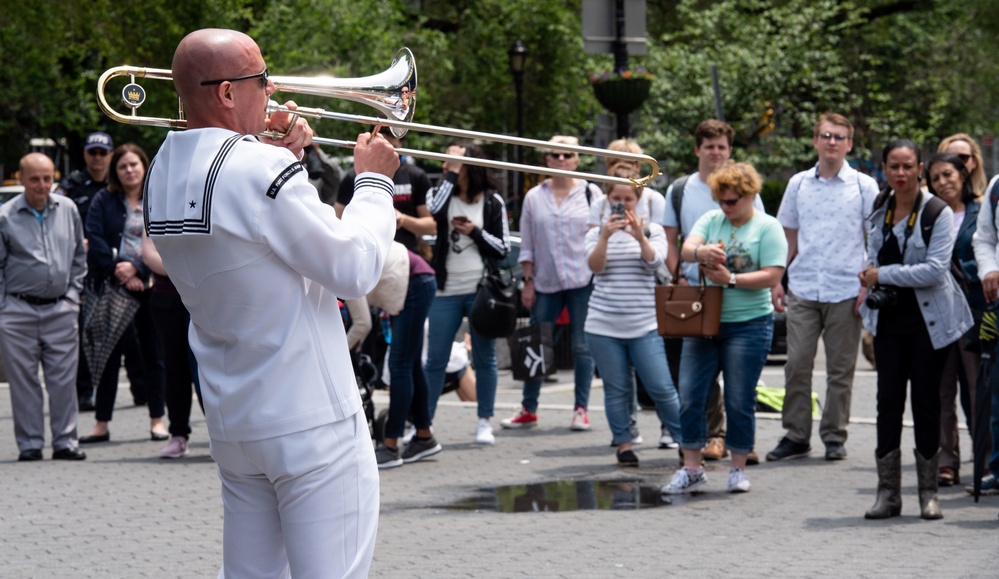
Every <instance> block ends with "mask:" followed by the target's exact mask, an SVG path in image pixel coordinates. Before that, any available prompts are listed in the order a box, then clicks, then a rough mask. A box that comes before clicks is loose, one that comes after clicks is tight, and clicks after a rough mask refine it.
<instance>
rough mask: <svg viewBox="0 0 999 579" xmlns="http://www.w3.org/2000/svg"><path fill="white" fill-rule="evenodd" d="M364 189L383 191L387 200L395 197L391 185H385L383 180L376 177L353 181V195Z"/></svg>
mask: <svg viewBox="0 0 999 579" xmlns="http://www.w3.org/2000/svg"><path fill="white" fill-rule="evenodd" d="M364 187H374V188H375V189H379V190H381V191H384V192H385V193H386V194H387V195H388V196H389V198H394V197H395V187H394V186H393V185H392V183H386V182H385V181H384V180H383V179H379V178H377V177H360V178H358V179H355V180H354V193H355V194H356V193H357V192H358V191H360V190H361V189H363V188H364Z"/></svg>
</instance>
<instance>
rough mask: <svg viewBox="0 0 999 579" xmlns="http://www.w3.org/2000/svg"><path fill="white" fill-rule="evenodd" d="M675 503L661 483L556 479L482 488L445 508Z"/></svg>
mask: <svg viewBox="0 0 999 579" xmlns="http://www.w3.org/2000/svg"><path fill="white" fill-rule="evenodd" d="M670 504H672V501H671V500H670V499H668V498H664V497H663V496H662V495H661V493H660V490H659V487H658V486H652V485H643V484H641V481H621V480H617V481H589V480H583V481H552V482H546V483H536V484H528V485H509V486H500V487H493V488H484V489H480V490H479V494H477V495H476V496H472V497H467V498H464V499H461V500H459V501H457V502H455V503H453V504H450V505H447V506H446V507H445V508H448V509H452V510H461V511H497V512H500V513H532V512H545V511H547V512H564V511H589V510H608V511H631V510H635V509H650V508H655V507H663V506H666V505H670Z"/></svg>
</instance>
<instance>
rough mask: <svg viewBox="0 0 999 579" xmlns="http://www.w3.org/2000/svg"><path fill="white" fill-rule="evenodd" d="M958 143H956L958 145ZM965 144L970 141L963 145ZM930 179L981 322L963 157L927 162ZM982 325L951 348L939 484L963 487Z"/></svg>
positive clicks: (972, 212)
mask: <svg viewBox="0 0 999 579" xmlns="http://www.w3.org/2000/svg"><path fill="white" fill-rule="evenodd" d="M955 142H957V141H955ZM960 142H961V143H962V144H963V145H964V146H967V143H965V142H963V141H960ZM926 175H927V177H926V181H927V183H928V184H929V189H930V193H933V194H934V195H936V196H937V197H939V198H940V199H942V200H944V201H946V202H947V205H949V206H950V208H951V210H952V211H954V227H953V235H954V254H953V255H954V260H953V261H954V263H955V264H956V265H957V266H958V267H959V268H960V270H961V276H962V278H963V281H964V284H963V286H962V288H961V289H962V290H964V292H965V297H966V298H967V300H968V305H969V306H971V310H972V313H973V317H974V318H975V319H976V320H981V315H982V312H984V311H985V307H986V303H985V294H984V293H983V292H982V282H981V281H980V280H979V279H978V264H977V262H976V261H975V249H974V247H972V245H971V240H972V237H973V236H974V235H975V230H976V229H977V222H978V212H979V209H980V208H981V206H982V204H981V202H980V201H978V198H977V196H976V195H975V187H974V185H973V183H974V179H973V178H972V174H971V173H970V172H969V171H968V168H967V164H965V162H964V159H963V158H962V157H961V155H958V154H954V153H936V154H935V155H933V157H931V158H930V162H929V163H927V164H926ZM979 348H980V345H979V342H978V324H977V323H976V324H975V325H974V326H972V328H971V329H970V330H969V331H968V332H967V334H965V335H964V336H962V337H961V339H960V340H958V341H957V342H956V343H954V344H953V345H951V346H950V348H949V353H948V355H947V362H946V364H945V365H944V371H943V379H942V381H941V383H940V464H939V465H938V466H939V470H938V471H937V472H938V474H937V482H938V483H939V484H940V486H948V487H949V486H952V485H955V484H960V482H961V476H960V466H961V445H960V438H959V436H958V428H957V425H958V418H957V404H956V401H957V399H958V384H960V389H961V405H962V406H963V407H964V409H965V415H966V416H967V418H968V424H971V416H972V414H971V401H972V400H974V389H975V383H976V382H977V380H978V365H979V363H980V362H981V353H980V351H979Z"/></svg>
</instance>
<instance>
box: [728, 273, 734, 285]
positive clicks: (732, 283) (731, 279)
mask: <svg viewBox="0 0 999 579" xmlns="http://www.w3.org/2000/svg"><path fill="white" fill-rule="evenodd" d="M728 287H730V288H733V287H735V272H734V271H733V272H732V273H730V274H728Z"/></svg>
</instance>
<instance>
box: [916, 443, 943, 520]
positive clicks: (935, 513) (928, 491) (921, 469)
mask: <svg viewBox="0 0 999 579" xmlns="http://www.w3.org/2000/svg"><path fill="white" fill-rule="evenodd" d="M912 452H913V454H915V455H916V475H917V476H918V477H919V511H920V516H921V517H922V518H924V519H942V518H943V513H942V512H940V501H939V500H938V499H937V484H938V482H937V465H939V464H940V449H937V452H936V454H934V455H933V458H923V455H921V454H919V451H918V450H913V451H912Z"/></svg>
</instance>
